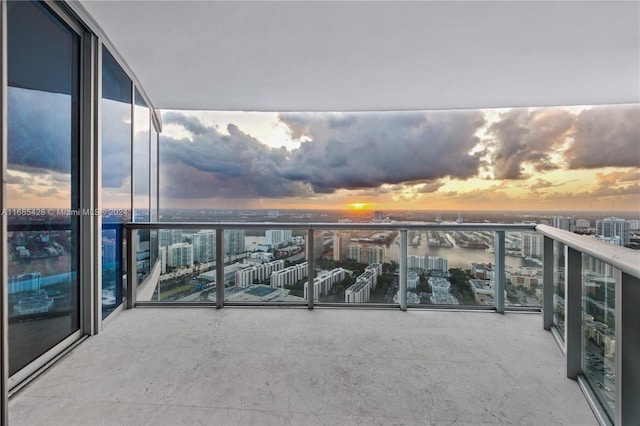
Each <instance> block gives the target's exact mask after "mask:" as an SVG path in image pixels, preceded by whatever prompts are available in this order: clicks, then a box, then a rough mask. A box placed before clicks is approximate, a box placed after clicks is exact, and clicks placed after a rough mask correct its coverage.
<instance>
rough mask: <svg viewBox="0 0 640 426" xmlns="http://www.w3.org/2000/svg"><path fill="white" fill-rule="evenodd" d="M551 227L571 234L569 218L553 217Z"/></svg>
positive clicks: (571, 226)
mask: <svg viewBox="0 0 640 426" xmlns="http://www.w3.org/2000/svg"><path fill="white" fill-rule="evenodd" d="M551 226H553V227H554V228H558V229H564V230H565V231H569V232H573V219H572V218H571V217H570V216H553V217H552V218H551Z"/></svg>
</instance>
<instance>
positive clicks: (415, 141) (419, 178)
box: [160, 105, 640, 211]
mask: <svg viewBox="0 0 640 426" xmlns="http://www.w3.org/2000/svg"><path fill="white" fill-rule="evenodd" d="M162 120H163V133H162V135H161V139H160V200H161V207H164V208H175V207H182V208H189V207H191V208H218V209H225V208H232V209H233V208H247V209H249V208H255V209H263V208H264V209H274V208H275V209H278V208H279V209H296V208H301V209H348V208H367V209H376V210H525V211H530V210H555V211H563V210H566V211H580V210H597V211H623V210H628V211H640V106H639V105H605V106H582V107H553V108H512V109H484V110H450V111H405V112H362V113H353V112H345V113H326V112H324V113H261V112H210V111H209V112H205V111H200V112H195V111H164V112H163V114H162Z"/></svg>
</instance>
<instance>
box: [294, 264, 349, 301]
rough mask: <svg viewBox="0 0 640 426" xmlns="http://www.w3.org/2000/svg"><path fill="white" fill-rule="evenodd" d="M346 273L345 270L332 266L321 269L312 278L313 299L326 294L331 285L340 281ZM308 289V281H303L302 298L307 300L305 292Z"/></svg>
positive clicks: (331, 287) (329, 290)
mask: <svg viewBox="0 0 640 426" xmlns="http://www.w3.org/2000/svg"><path fill="white" fill-rule="evenodd" d="M346 275H347V270H346V269H342V268H334V269H332V270H331V271H323V272H321V273H320V274H319V275H318V276H317V277H315V278H314V280H313V299H314V300H318V297H319V296H321V295H322V296H326V295H327V294H329V293H330V292H331V290H332V289H333V285H334V284H336V283H338V282H340V281H342V280H343V279H344V277H345V276H346ZM308 290H309V281H307V282H306V283H304V298H305V300H308V295H307V292H308Z"/></svg>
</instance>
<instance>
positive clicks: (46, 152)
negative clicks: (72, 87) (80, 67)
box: [7, 87, 71, 173]
mask: <svg viewBox="0 0 640 426" xmlns="http://www.w3.org/2000/svg"><path fill="white" fill-rule="evenodd" d="M7 96H8V101H7V103H8V104H9V105H10V106H11V107H10V108H8V109H7V135H8V144H7V163H8V165H9V166H10V167H13V168H15V167H19V166H23V167H36V168H41V169H47V170H54V171H57V172H62V173H70V171H71V108H70V107H69V105H70V104H71V98H70V96H68V95H63V94H57V93H47V92H41V91H38V90H29V89H22V88H16V87H9V88H8V90H7Z"/></svg>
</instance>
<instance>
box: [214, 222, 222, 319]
mask: <svg viewBox="0 0 640 426" xmlns="http://www.w3.org/2000/svg"><path fill="white" fill-rule="evenodd" d="M223 306H224V229H222V228H216V309H221V308H222V307H223Z"/></svg>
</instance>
